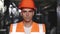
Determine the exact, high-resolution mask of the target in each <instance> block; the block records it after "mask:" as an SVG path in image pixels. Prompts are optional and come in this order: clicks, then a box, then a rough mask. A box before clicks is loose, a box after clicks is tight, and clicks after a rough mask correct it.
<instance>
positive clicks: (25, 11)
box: [21, 8, 34, 22]
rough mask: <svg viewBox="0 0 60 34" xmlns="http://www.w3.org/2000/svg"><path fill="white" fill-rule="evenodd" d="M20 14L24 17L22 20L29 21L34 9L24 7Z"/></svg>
mask: <svg viewBox="0 0 60 34" xmlns="http://www.w3.org/2000/svg"><path fill="white" fill-rule="evenodd" d="M21 15H22V17H23V19H24V21H27V22H29V21H31V20H32V18H33V16H34V10H33V9H28V8H24V9H22V11H21Z"/></svg>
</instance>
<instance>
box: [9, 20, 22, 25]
mask: <svg viewBox="0 0 60 34" xmlns="http://www.w3.org/2000/svg"><path fill="white" fill-rule="evenodd" d="M17 24H22V21H21V22H18V23H13V24H10V26H13V25H17Z"/></svg>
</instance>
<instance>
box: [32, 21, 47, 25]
mask: <svg viewBox="0 0 60 34" xmlns="http://www.w3.org/2000/svg"><path fill="white" fill-rule="evenodd" d="M33 23H34V24H37V25H44V26H46V25H45V24H43V23H41V24H40V23H37V22H33Z"/></svg>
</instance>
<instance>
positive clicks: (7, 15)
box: [0, 0, 60, 34]
mask: <svg viewBox="0 0 60 34" xmlns="http://www.w3.org/2000/svg"><path fill="white" fill-rule="evenodd" d="M0 1H1V2H2V4H3V5H2V7H1V8H0V33H1V34H9V26H10V24H12V23H18V22H20V21H21V20H22V17H21V15H20V12H21V10H20V9H18V4H19V3H20V2H21V0H0ZM34 2H35V5H36V7H37V9H36V11H35V15H34V17H33V20H34V21H36V22H38V23H45V24H46V30H47V32H46V34H56V26H57V14H58V13H59V12H58V13H57V11H56V9H57V0H34ZM58 5H59V6H60V4H58ZM59 14H60V13H59ZM58 16H59V15H58ZM58 19H59V18H58ZM3 32H4V33H3Z"/></svg>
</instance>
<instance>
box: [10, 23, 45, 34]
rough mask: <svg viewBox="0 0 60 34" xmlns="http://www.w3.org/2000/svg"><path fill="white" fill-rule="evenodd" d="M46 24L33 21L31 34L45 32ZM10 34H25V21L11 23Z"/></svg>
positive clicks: (42, 33)
mask: <svg viewBox="0 0 60 34" xmlns="http://www.w3.org/2000/svg"><path fill="white" fill-rule="evenodd" d="M45 33H46V28H45V24H37V23H35V22H33V24H32V29H31V33H30V34H45ZM9 34H25V31H24V27H23V22H20V23H16V24H11V26H10V32H9Z"/></svg>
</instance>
